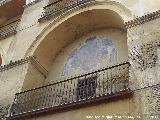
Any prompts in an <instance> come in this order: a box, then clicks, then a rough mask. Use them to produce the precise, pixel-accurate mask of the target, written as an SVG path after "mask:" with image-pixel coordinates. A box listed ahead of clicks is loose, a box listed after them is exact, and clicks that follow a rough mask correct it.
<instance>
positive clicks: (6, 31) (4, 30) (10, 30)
mask: <svg viewBox="0 0 160 120" xmlns="http://www.w3.org/2000/svg"><path fill="white" fill-rule="evenodd" d="M19 21H20V20H19V19H18V20H16V21H13V22H11V23H9V24H7V25H4V26H1V27H0V39H4V38H6V37H8V36H10V35H13V34H16V32H17V31H16V28H17V26H18V23H19Z"/></svg>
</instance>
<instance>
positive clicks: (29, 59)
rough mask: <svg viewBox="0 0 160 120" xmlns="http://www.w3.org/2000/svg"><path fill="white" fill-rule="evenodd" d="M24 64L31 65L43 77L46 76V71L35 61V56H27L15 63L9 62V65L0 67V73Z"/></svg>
mask: <svg viewBox="0 0 160 120" xmlns="http://www.w3.org/2000/svg"><path fill="white" fill-rule="evenodd" d="M26 63H31V64H32V65H33V66H34V67H35V68H36V69H37V70H38V71H39V72H40V73H41V74H42V75H43V76H44V77H46V76H47V75H48V71H47V70H46V69H45V68H44V67H43V66H42V65H41V64H40V63H39V62H38V61H37V60H36V57H35V56H29V57H26V58H24V59H20V60H17V61H14V62H12V61H10V63H9V64H7V65H4V66H0V72H3V71H6V70H9V69H11V68H14V67H17V66H19V65H23V64H26Z"/></svg>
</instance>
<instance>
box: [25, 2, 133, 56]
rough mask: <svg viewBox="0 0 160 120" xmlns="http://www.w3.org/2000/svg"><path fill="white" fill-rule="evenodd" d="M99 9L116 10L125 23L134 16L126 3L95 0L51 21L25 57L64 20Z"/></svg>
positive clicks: (31, 53)
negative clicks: (84, 6)
mask: <svg viewBox="0 0 160 120" xmlns="http://www.w3.org/2000/svg"><path fill="white" fill-rule="evenodd" d="M97 9H108V10H112V11H114V12H116V13H117V14H118V15H120V16H121V18H122V19H123V21H124V23H125V22H126V21H129V20H131V19H133V18H132V14H131V11H130V10H129V9H128V8H126V7H125V6H124V5H122V4H121V3H119V2H116V1H95V2H94V4H90V5H89V6H87V7H86V8H79V7H77V8H75V9H74V10H71V11H68V12H66V13H64V14H62V15H60V16H58V17H57V18H55V19H54V20H52V21H51V22H50V24H49V25H48V26H46V27H45V28H44V29H43V30H42V32H41V33H40V34H39V35H38V36H37V37H36V39H35V40H34V41H33V43H32V44H31V46H30V47H29V48H28V50H27V51H26V53H25V57H27V56H30V55H34V52H35V50H36V49H37V48H38V46H39V45H40V43H41V42H42V41H43V40H44V39H45V37H46V36H47V35H48V34H49V33H50V32H51V31H52V30H54V29H55V28H56V27H58V26H59V25H60V24H62V23H63V22H64V21H66V20H68V19H69V18H71V17H73V16H76V15H78V14H80V13H83V12H86V11H89V10H97Z"/></svg>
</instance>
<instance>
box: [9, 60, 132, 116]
mask: <svg viewBox="0 0 160 120" xmlns="http://www.w3.org/2000/svg"><path fill="white" fill-rule="evenodd" d="M129 66H130V64H129V63H128V62H125V63H122V64H118V65H115V66H111V67H108V68H104V69H101V70H97V71H94V72H91V73H87V74H84V75H81V76H77V77H74V78H70V79H67V80H64V81H59V82H56V83H52V84H49V85H46V86H42V87H39V88H34V89H31V90H27V91H23V92H20V93H17V94H16V96H15V100H14V103H13V105H12V108H11V115H10V116H18V115H21V114H26V113H32V112H34V111H40V110H45V109H48V108H56V107H59V106H62V107H63V106H65V105H67V104H72V103H74V104H79V102H81V101H83V102H87V101H90V100H92V101H94V100H95V99H98V98H101V97H104V96H114V95H115V94H117V93H120V92H123V91H125V90H129Z"/></svg>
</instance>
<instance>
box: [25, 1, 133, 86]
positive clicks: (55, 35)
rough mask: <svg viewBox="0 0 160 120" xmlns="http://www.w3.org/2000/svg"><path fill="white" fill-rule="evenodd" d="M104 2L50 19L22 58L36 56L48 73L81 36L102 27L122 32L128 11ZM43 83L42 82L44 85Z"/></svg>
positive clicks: (128, 15) (127, 17)
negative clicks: (64, 49)
mask: <svg viewBox="0 0 160 120" xmlns="http://www.w3.org/2000/svg"><path fill="white" fill-rule="evenodd" d="M106 3H107V2H106ZM108 3H109V4H107V5H106V4H102V3H101V2H100V3H99V4H97V5H93V6H91V7H89V8H84V9H81V10H79V11H76V12H73V13H71V14H68V15H64V16H63V15H62V16H60V17H59V18H57V19H56V20H53V21H52V22H51V23H50V24H49V25H48V26H47V27H46V28H45V29H44V30H43V31H42V32H41V33H40V34H39V35H38V36H37V39H36V40H35V41H34V42H33V44H32V45H31V46H30V48H29V49H28V51H27V52H26V55H25V56H28V55H35V56H37V59H38V60H39V62H40V63H41V64H42V66H43V67H44V68H46V69H47V70H48V71H50V70H51V66H52V64H53V61H54V60H55V58H56V56H57V55H58V54H59V53H60V52H61V50H62V49H63V48H65V47H66V46H67V45H69V44H70V43H72V42H73V41H74V40H77V39H78V38H80V37H81V36H83V35H85V34H87V33H90V32H92V31H95V30H98V29H105V28H116V29H121V30H123V31H124V32H125V33H126V29H125V27H124V22H125V21H127V20H128V19H129V18H130V17H131V14H130V12H129V11H125V10H126V8H125V7H123V8H122V5H121V4H119V3H116V2H108ZM113 6H114V7H113ZM115 6H116V7H117V8H118V9H117V8H116V7H115ZM112 7H113V8H112ZM102 8H104V9H102ZM124 9H125V10H124ZM126 36H127V35H126ZM126 39H127V38H126ZM26 78H27V76H26ZM24 83H25V82H24ZM26 84H27V83H26ZM44 84H46V83H45V82H44ZM24 86H25V85H24ZM24 89H25V88H24Z"/></svg>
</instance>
